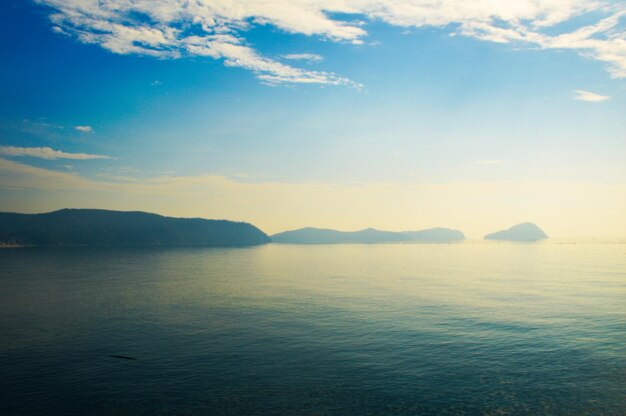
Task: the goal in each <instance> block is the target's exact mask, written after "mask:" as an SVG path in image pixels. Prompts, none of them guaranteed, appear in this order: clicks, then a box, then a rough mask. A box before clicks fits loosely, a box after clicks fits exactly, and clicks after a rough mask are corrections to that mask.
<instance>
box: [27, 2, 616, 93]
mask: <svg viewBox="0 0 626 416" xmlns="http://www.w3.org/2000/svg"><path fill="white" fill-rule="evenodd" d="M37 1H38V2H39V3H41V4H44V5H47V6H49V7H51V8H52V9H53V10H54V11H53V12H52V14H51V16H50V18H51V20H52V23H53V24H54V27H55V28H56V29H55V30H56V31H58V32H60V33H66V34H69V35H72V36H74V37H76V38H78V39H79V40H80V41H82V42H85V43H93V44H98V45H100V46H102V47H103V48H105V49H108V50H109V51H111V52H114V53H119V54H142V55H149V56H157V57H161V58H178V57H182V56H207V57H211V58H214V59H222V60H223V61H224V63H225V64H226V65H228V66H236V67H242V68H246V69H248V70H251V71H253V72H254V73H255V74H256V75H257V77H258V78H260V79H262V80H264V81H265V82H269V83H315V84H334V85H352V86H358V85H357V84H355V83H353V82H352V81H350V80H348V79H346V78H344V77H341V76H338V75H335V74H333V73H331V72H324V71H319V72H316V71H308V70H304V69H299V68H295V67H292V66H289V65H285V64H281V63H279V62H277V61H275V60H273V59H270V58H267V57H264V56H262V55H260V54H259V53H258V52H257V51H256V50H254V49H253V48H252V47H251V46H250V45H249V44H248V42H247V40H246V38H245V33H246V31H247V30H249V29H251V28H253V27H255V26H261V25H272V26H274V27H276V28H278V29H280V30H282V31H284V32H286V33H294V34H302V35H307V36H316V37H318V38H320V39H323V40H329V41H333V42H343V43H349V44H363V43H365V42H364V39H365V38H366V37H367V36H368V32H367V30H366V29H367V26H366V25H365V24H364V22H365V23H367V22H368V21H369V22H373V21H382V22H385V23H387V24H389V25H393V26H398V27H401V28H403V30H407V29H411V28H422V27H438V28H445V30H448V31H450V32H451V33H452V34H458V35H462V36H467V37H471V38H475V39H481V40H484V41H489V42H497V43H509V44H514V45H515V46H529V47H539V48H542V49H571V50H575V51H577V52H578V53H580V54H581V55H582V56H584V57H587V58H590V59H594V60H597V61H601V62H604V63H606V64H607V67H608V70H609V72H610V74H611V76H612V77H615V78H626V29H625V27H624V20H625V19H624V18H625V16H626V4H625V3H624V1H621V0H620V1H609V0H544V1H537V0H509V1H499V2H494V1H489V0H478V1H467V2H461V1H458V0H439V1H437V2H433V1H432V0H343V1H332V0H299V1H294V0H275V1H272V2H263V1H249V0H195V1H187V0H133V1H128V0H108V1H98V0H37ZM355 15H356V16H359V18H358V20H355V19H354V18H346V17H345V16H355ZM581 17H582V19H578V20H574V19H575V18H581ZM566 22H571V25H562V23H566ZM576 22H589V23H588V24H577V23H576ZM572 26H574V29H564V28H570V27H572ZM296 55H297V54H296ZM301 55H302V54H301Z"/></svg>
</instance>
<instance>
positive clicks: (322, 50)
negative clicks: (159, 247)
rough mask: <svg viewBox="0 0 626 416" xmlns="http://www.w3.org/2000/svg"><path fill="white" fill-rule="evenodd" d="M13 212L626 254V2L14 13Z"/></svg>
mask: <svg viewBox="0 0 626 416" xmlns="http://www.w3.org/2000/svg"><path fill="white" fill-rule="evenodd" d="M0 54H1V56H2V64H1V65H0V97H2V99H1V100H0V210H2V211H14V212H47V211H51V210H55V209H60V208H65V207H73V208H106V209H116V210H142V211H149V212H156V213H159V214H163V215H171V216H181V217H203V218H223V219H231V220H236V221H246V222H251V223H253V224H255V225H256V226H258V227H259V228H261V229H262V230H263V231H266V232H267V233H270V234H271V233H275V232H280V231H284V230H288V229H295V228H301V227H305V226H315V227H322V228H335V229H341V230H356V229H362V228H366V227H375V228H379V229H388V230H397V231H401V230H417V229H424V228H430V227H435V226H443V227H450V228H457V229H460V230H462V231H464V232H465V233H466V235H467V236H468V237H470V238H481V237H482V236H483V235H485V234H487V233H490V232H493V231H496V230H499V229H502V228H508V227H509V226H511V225H513V224H516V223H520V222H524V221H531V222H534V223H536V224H538V225H539V226H540V227H541V228H543V229H544V230H545V231H546V232H547V233H548V234H549V235H550V236H553V237H598V238H601V237H626V215H625V213H626V163H625V162H626V1H586V0H585V1H583V0H511V1H507V2H501V1H495V0H477V1H474V2H465V1H458V0H439V1H431V0H428V1H427V0H403V1H401V0H336V1H323V0H322V1H320V0H274V1H271V2H270V1H258V2H256V1H249V0H196V1H193V2H189V1H186V0H108V1H97V0H35V1H33V0H4V1H2V2H1V4H0Z"/></svg>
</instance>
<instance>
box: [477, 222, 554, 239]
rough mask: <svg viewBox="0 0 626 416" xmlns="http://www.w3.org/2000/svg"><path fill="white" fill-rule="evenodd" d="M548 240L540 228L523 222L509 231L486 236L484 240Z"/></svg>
mask: <svg viewBox="0 0 626 416" xmlns="http://www.w3.org/2000/svg"><path fill="white" fill-rule="evenodd" d="M546 238H548V236H547V235H546V233H544V232H543V230H542V229H541V228H539V227H538V226H536V225H535V224H533V223H531V222H524V223H521V224H517V225H514V226H512V227H511V228H509V229H506V230H502V231H497V232H495V233H491V234H487V235H486V236H485V240H506V241H538V240H543V239H546Z"/></svg>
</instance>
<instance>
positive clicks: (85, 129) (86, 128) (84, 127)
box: [74, 126, 93, 133]
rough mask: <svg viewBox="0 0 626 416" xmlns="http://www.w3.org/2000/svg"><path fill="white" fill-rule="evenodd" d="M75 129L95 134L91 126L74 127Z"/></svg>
mask: <svg viewBox="0 0 626 416" xmlns="http://www.w3.org/2000/svg"><path fill="white" fill-rule="evenodd" d="M74 128H75V129H76V130H77V131H80V132H81V133H93V128H92V127H91V126H74Z"/></svg>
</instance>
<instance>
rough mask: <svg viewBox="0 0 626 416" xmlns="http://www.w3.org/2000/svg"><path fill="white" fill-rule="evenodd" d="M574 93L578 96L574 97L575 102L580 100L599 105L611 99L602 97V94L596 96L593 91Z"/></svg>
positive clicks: (577, 91) (606, 96)
mask: <svg viewBox="0 0 626 416" xmlns="http://www.w3.org/2000/svg"><path fill="white" fill-rule="evenodd" d="M574 92H575V93H576V96H575V97H574V99H575V100H579V101H587V102H590V103H599V102H602V101H606V100H610V99H611V97H609V96H608V95H600V94H596V93H595V92H591V91H585V90H576V91H574Z"/></svg>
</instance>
